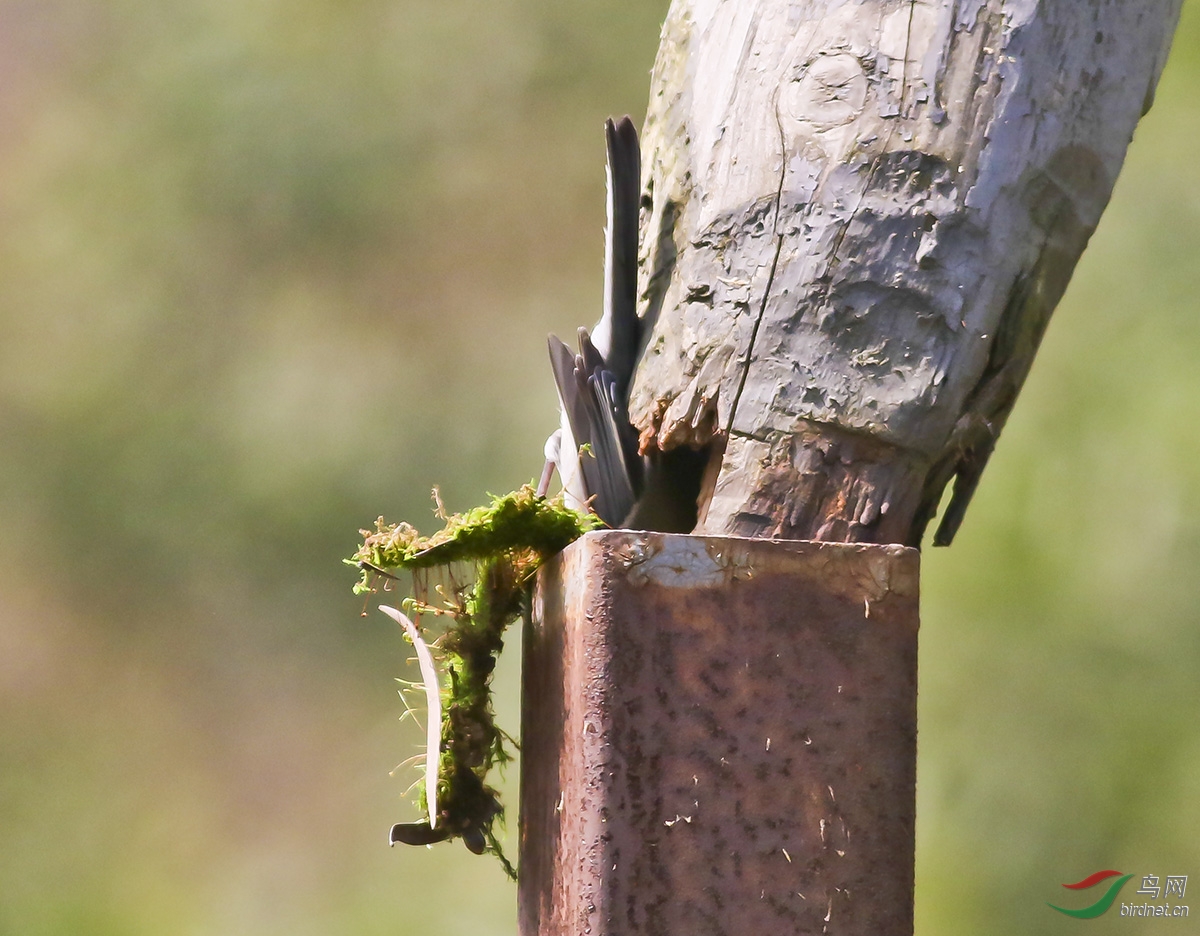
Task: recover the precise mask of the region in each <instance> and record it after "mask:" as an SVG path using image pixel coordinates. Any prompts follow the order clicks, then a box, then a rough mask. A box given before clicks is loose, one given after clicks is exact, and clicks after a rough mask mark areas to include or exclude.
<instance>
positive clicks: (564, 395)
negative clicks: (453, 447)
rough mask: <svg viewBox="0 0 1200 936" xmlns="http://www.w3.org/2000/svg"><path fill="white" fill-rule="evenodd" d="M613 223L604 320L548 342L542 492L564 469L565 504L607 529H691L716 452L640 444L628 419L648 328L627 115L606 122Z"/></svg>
mask: <svg viewBox="0 0 1200 936" xmlns="http://www.w3.org/2000/svg"><path fill="white" fill-rule="evenodd" d="M604 136H605V143H606V148H607V155H608V161H607V212H606V214H607V224H606V227H605V236H604V304H603V307H602V311H601V315H600V320H599V321H598V322H597V323H596V324H595V325H594V326H593V327H592V328H591V329H590V330H589V329H587V328H580V329H579V332H578V349H579V350H578V351H577V352H572V351H571V349H570V348H569V347H567V345H566V344H565V343H564V342H563V341H562V340H560V339H559V338H557V337H556V336H554V335H550V336H549V338H548V345H549V351H550V366H551V371H552V373H553V375H554V383H555V387H556V388H557V390H558V399H559V405H560V408H561V424H560V426H559V428H558V429H556V430H555V431H554V432H553V433H551V435H550V437H549V438H548V439H547V440H546V445H545V450H544V454H545V457H546V463H545V467H544V469H543V471H542V476H541V480H540V481H539V483H538V487H537V492H538V494H539V495H542V496H544V495H545V494H546V493H547V492H548V490H549V486H550V482H551V478H552V475H553V473H554V471H555V469H557V471H558V474H559V478H560V480H561V482H562V485H563V495H564V501H565V503H566V505H567V506H569V507H572V508H574V509H576V510H590V511H591V512H592V513H594V514H596V515H597V516H598V517H599V518H600V519H601V520H602V521H603V522H604V523H605V524H606V525H607V526H609V527H614V528H625V529H638V530H655V531H659V532H664V533H690V532H692V530H693V529H694V527H695V526H696V520H697V512H698V507H697V500H698V498H699V496H700V490H701V486H702V481H703V480H704V476H705V472H706V470H711V468H712V467H714V465H719V458H717V459H716V461H715V462H714V459H713V455H714V448H713V447H708V448H701V449H692V448H689V447H687V446H680V447H678V448H675V449H672V450H670V451H668V452H661V451H659V450H658V449H657V448H653V449H651V450H650V451H645V452H644V451H641V450H640V449H639V437H638V433H637V430H636V429H635V428H634V427H633V426H632V425H631V424H630V421H629V412H628V404H629V388H630V386H631V385H632V383H633V377H634V373H635V371H636V369H637V364H638V360H639V358H640V356H641V353H642V350H643V348H642V345H643V343H644V340H645V336H646V331H647V329H646V328H645V327H644V323H643V321H642V320H641V319H640V318H639V317H638V313H637V267H638V236H639V211H640V201H641V149H640V145H639V142H638V134H637V129H636V128H635V127H634V125H633V121H632V120H630V118H629V117H627V116H626V117H623V118H621V119H620V120H616V121H614V120H613V119H611V118H609V119H608V120H607V121H605V124H604Z"/></svg>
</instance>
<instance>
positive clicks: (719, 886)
mask: <svg viewBox="0 0 1200 936" xmlns="http://www.w3.org/2000/svg"><path fill="white" fill-rule="evenodd" d="M917 581H918V555H917V552H916V551H915V550H913V549H905V548H903V547H899V546H878V545H847V544H841V543H798V542H787V543H780V542H762V541H754V540H746V539H732V538H724V537H698V536H679V535H667V534H657V533H630V532H627V531H607V532H603V533H590V534H588V535H587V536H585V537H584V538H583V539H581V540H578V541H577V542H575V543H574V544H572V545H571V546H570V547H568V548H567V550H566V551H565V552H564V553H562V554H561V555H560V556H559V557H558V558H557V559H555V560H554V561H553V562H551V563H548V564H547V565H546V566H545V567H543V569H542V570H541V571H540V572H539V576H538V586H537V591H536V596H535V600H534V613H533V616H532V621H531V622H530V624H529V626H528V627H527V629H526V633H525V661H524V666H523V670H522V672H523V677H522V678H523V699H522V726H521V749H522V757H521V820H520V821H521V837H520V852H521V855H520V859H521V860H520V867H521V876H520V885H519V887H520V892H519V905H520V932H521V934H522V936H578V934H582V933H589V934H591V936H630V934H642V936H695V934H698V933H707V934H731V936H732V934H747V933H750V934H758V933H762V934H767V933H813V934H819V933H829V934H843V936H875V934H888V936H904V934H906V933H909V934H911V932H912V911H913V905H912V896H913V891H912V887H913V855H914V839H913V834H914V811H915V783H916V666H917V645H916V638H917Z"/></svg>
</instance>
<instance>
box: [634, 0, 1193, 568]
mask: <svg viewBox="0 0 1200 936" xmlns="http://www.w3.org/2000/svg"><path fill="white" fill-rule="evenodd" d="M1181 2H1182V0H1088V2H1084V0H739V2H736V3H735V2H726V3H714V2H712V0H675V2H674V3H672V5H671V9H670V12H669V13H668V16H667V21H666V24H665V25H664V27H663V34H662V42H661V45H660V46H659V53H658V60H657V62H656V63H655V66H654V73H653V76H652V79H651V89H650V106H649V110H648V112H647V116H646V126H645V130H644V132H643V135H642V151H643V162H642V165H643V180H644V192H643V204H644V205H646V206H648V208H647V211H646V212H645V216H644V218H643V225H642V256H641V262H640V279H639V288H640V291H641V294H640V297H639V314H641V315H642V316H643V317H644V319H645V320H646V322H648V323H651V324H652V325H653V331H652V334H651V335H650V338H649V342H648V344H647V346H646V349H645V352H644V354H643V356H642V358H641V360H640V361H639V363H638V367H637V371H636V373H635V376H634V382H633V387H632V393H631V397H630V403H629V411H630V417H631V420H632V422H633V423H634V425H635V426H636V427H637V428H638V430H639V432H640V433H641V439H642V444H643V447H644V448H646V449H647V450H653V449H660V450H669V449H673V448H676V447H679V446H683V445H690V446H694V447H702V446H709V445H711V446H714V447H715V448H716V449H717V450H718V453H719V452H720V450H722V449H723V451H724V456H723V459H722V460H721V463H720V470H719V472H718V471H713V472H712V473H711V475H710V477H711V478H713V479H715V487H714V488H712V489H710V491H709V492H707V493H708V495H709V500H708V502H707V504H706V506H705V509H704V511H703V513H702V516H701V524H700V526H699V528H698V529H697V532H704V533H736V534H739V535H744V536H779V537H786V538H795V539H816V540H839V541H853V542H894V543H905V544H908V545H913V546H916V545H919V544H920V541H921V535H922V532H923V530H924V528H925V525H926V523H927V522H928V521H929V520H930V518H931V517H932V516H933V513H934V511H935V510H936V509H937V505H938V503H939V501H940V499H941V493H942V489H943V488H944V487H945V485H946V484H947V482H948V481H949V480H950V479H951V478H956V482H955V490H954V498H953V500H952V502H951V505H950V507H949V508H948V510H947V512H946V514H945V516H944V518H943V520H942V523H941V526H940V528H939V532H938V537H937V541H938V542H942V543H948V542H949V540H950V539H951V538H952V536H953V534H954V531H955V529H957V526H958V523H959V521H960V520H961V518H962V513H963V511H964V510H965V509H966V505H967V502H968V500H969V499H970V496H971V493H972V491H973V490H974V487H975V484H976V482H977V480H978V478H979V474H980V472H981V471H982V470H983V467H984V463H985V462H986V461H987V458H988V455H989V454H990V452H991V449H992V446H993V444H994V442H995V440H996V437H997V435H998V434H999V432H1000V429H1001V428H1002V427H1003V425H1004V421H1005V419H1006V418H1007V416H1008V413H1009V411H1010V410H1011V408H1012V405H1013V403H1014V401H1015V400H1016V397H1017V393H1018V391H1019V390H1020V388H1021V385H1022V383H1023V382H1024V380H1025V376H1026V374H1027V373H1028V371H1029V367H1030V365H1031V364H1032V362H1033V357H1034V353H1035V352H1036V350H1037V347H1038V343H1039V341H1040V340H1041V336H1042V333H1043V331H1044V330H1045V327H1046V324H1047V322H1048V321H1049V318H1050V313H1051V312H1052V311H1053V309H1054V307H1055V305H1056V304H1057V303H1058V300H1059V298H1060V297H1061V296H1062V293H1063V290H1064V289H1065V288H1066V285H1067V282H1068V280H1069V279H1070V276H1071V273H1072V271H1073V270H1074V268H1075V262H1076V261H1077V260H1078V259H1079V255H1080V253H1081V252H1082V251H1083V248H1084V246H1085V245H1086V244H1087V241H1088V238H1089V237H1090V236H1091V233H1092V231H1093V230H1094V229H1095V227H1096V224H1097V222H1098V221H1099V220H1100V214H1101V212H1102V211H1103V210H1104V207H1105V205H1106V204H1107V203H1108V199H1109V195H1110V194H1111V192H1112V187H1113V184H1114V182H1115V181H1116V178H1117V173H1118V172H1119V170H1120V168H1121V163H1122V162H1123V160H1124V158H1125V150H1126V147H1127V146H1128V144H1129V141H1130V138H1131V137H1132V135H1133V129H1134V126H1135V125H1136V123H1137V121H1138V118H1139V117H1140V116H1141V115H1142V114H1143V113H1144V112H1145V111H1146V110H1147V109H1148V108H1149V107H1150V103H1151V101H1152V100H1153V95H1154V87H1155V84H1156V83H1157V81H1158V76H1159V73H1160V71H1161V70H1162V67H1163V64H1164V62H1165V60H1166V56H1167V50H1168V48H1169V47H1170V41H1171V36H1172V34H1173V32H1174V28H1175V23H1176V21H1177V20H1178V17H1179V10H1180V6H1181Z"/></svg>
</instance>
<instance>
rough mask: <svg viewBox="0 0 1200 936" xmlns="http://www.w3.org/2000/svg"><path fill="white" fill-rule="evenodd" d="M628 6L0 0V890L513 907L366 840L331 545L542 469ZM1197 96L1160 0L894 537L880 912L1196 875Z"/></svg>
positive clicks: (368, 691)
mask: <svg viewBox="0 0 1200 936" xmlns="http://www.w3.org/2000/svg"><path fill="white" fill-rule="evenodd" d="M665 9H666V0H656V2H653V3H646V2H637V3H635V2H624V3H621V2H616V0H574V2H572V3H570V4H561V3H554V2H551V0H493V2H491V3H486V4H483V3H468V2H463V0H399V2H398V0H388V2H383V0H342V2H338V3H333V2H319V0H291V2H288V3H283V2H270V0H264V2H259V3H251V4H239V3H233V2H228V0H178V2H175V3H171V4H160V3H149V2H144V0H142V2H137V0H125V2H121V0H110V2H107V3H101V4H96V3H84V2H80V0H0V127H3V131H2V132H0V220H2V224H0V932H2V933H14V934H22V936H34V934H72V936H75V934H110V933H111V934H142V933H145V934H155V936H159V934H164V933H171V934H176V933H178V934H222V936H224V934H253V936H258V934H276V933H278V934H283V933H287V934H291V936H302V934H331V933H337V934H342V933H347V934H376V933H378V934H384V933H386V934H401V933H415V934H424V933H446V934H455V933H471V934H473V936H488V934H493V933H496V934H500V933H512V932H514V931H515V908H514V904H515V891H514V889H513V888H512V886H511V885H509V884H508V883H507V882H506V881H505V880H504V878H503V876H502V874H501V872H500V869H499V867H498V865H497V864H496V862H494V861H491V860H486V859H477V858H474V857H472V856H471V855H469V854H468V853H467V852H466V850H465V849H463V848H461V847H459V846H454V847H441V848H436V849H433V850H431V851H425V850H420V849H402V850H389V849H388V848H387V846H386V844H385V839H386V832H387V829H388V827H389V825H390V824H391V823H392V822H393V821H396V820H399V819H406V818H411V817H412V816H413V807H412V806H411V804H408V803H406V802H402V801H401V800H400V798H399V797H400V793H401V792H402V791H403V789H404V788H405V787H406V786H407V785H408V782H409V778H408V777H407V776H406V777H400V776H397V777H396V778H392V777H389V776H388V770H389V768H391V767H392V766H393V764H394V763H395V762H397V761H399V760H401V759H402V758H403V757H406V756H407V755H408V754H409V753H411V752H412V751H413V750H414V743H415V740H416V734H415V732H414V731H413V729H412V728H411V726H401V725H398V724H397V721H396V719H397V716H398V715H399V712H400V707H399V702H398V700H397V699H396V697H395V692H394V689H395V686H394V683H393V682H392V677H393V676H395V675H398V674H407V673H409V672H410V669H409V668H408V667H407V666H406V665H405V664H404V655H405V647H404V645H403V644H402V642H401V640H400V637H399V635H398V633H397V631H396V629H395V627H394V625H391V624H390V623H389V622H388V621H387V620H386V619H384V618H383V616H382V615H379V614H374V615H372V616H371V617H368V618H366V619H362V618H360V617H359V612H360V610H361V606H362V604H361V600H356V599H355V598H354V597H353V596H352V595H351V593H350V586H351V584H352V582H353V579H354V576H353V575H352V574H351V573H350V571H349V570H347V569H346V568H344V567H343V566H341V565H340V564H339V559H340V558H341V557H342V556H345V555H348V554H349V553H350V552H351V551H352V550H353V548H354V547H355V545H356V543H357V535H356V530H357V529H358V528H359V527H360V526H364V525H367V524H369V523H370V522H371V521H372V520H373V519H374V517H375V516H376V515H378V514H381V513H382V514H385V515H387V516H388V517H389V518H394V519H399V518H407V519H410V520H413V521H414V522H417V523H418V524H421V523H424V524H426V525H432V524H433V520H432V518H431V517H430V515H429V512H428V511H429V506H430V503H429V498H428V491H429V489H430V487H431V486H432V485H433V484H435V483H437V484H440V485H441V486H442V490H443V492H444V495H445V498H446V501H447V504H448V506H449V507H451V508H452V509H462V508H465V507H469V506H472V505H473V504H475V503H477V502H479V501H480V499H481V498H482V496H483V494H484V492H485V491H487V490H492V491H507V490H510V489H511V488H513V487H514V486H516V485H517V484H519V483H520V482H522V481H525V480H528V479H529V478H531V477H533V476H534V475H535V474H536V472H537V471H538V469H539V468H540V463H541V445H542V441H543V440H544V438H545V435H546V433H547V432H548V431H549V429H550V428H552V426H553V425H554V424H555V422H556V415H555V400H554V394H553V390H552V386H551V381H550V376H549V369H548V367H547V366H546V363H545V352H544V350H543V349H544V340H545V334H546V332H547V331H550V330H556V331H558V332H559V333H560V334H567V333H569V332H570V331H571V330H572V329H573V328H574V327H575V326H576V325H578V324H580V323H586V322H590V321H591V320H593V319H594V318H595V315H596V312H597V309H598V305H599V293H600V266H601V229H602V225H603V171H602V165H603V144H602V133H601V122H602V120H603V118H604V117H605V116H607V115H609V114H620V113H625V112H629V113H631V114H633V115H634V116H635V119H637V120H639V121H640V119H641V115H642V114H643V113H644V109H645V100H646V95H647V88H648V78H647V74H648V70H649V68H650V65H651V63H652V61H653V57H654V52H655V49H656V46H657V37H658V26H659V23H660V22H661V18H662V16H663V14H664V12H665ZM1197 100H1200V0H1189V2H1188V3H1187V4H1186V7H1185V12H1184V18H1183V22H1182V24H1181V26H1180V30H1179V33H1178V35H1177V38H1176V42H1175V49H1174V53H1173V55H1172V59H1171V61H1170V63H1169V65H1168V67H1167V69H1166V73H1165V76H1164V79H1163V82H1162V84H1161V86H1160V91H1159V96H1158V101H1157V104H1156V105H1155V108H1154V109H1153V111H1151V113H1150V114H1149V116H1148V117H1147V118H1146V119H1145V120H1144V121H1143V123H1142V125H1141V127H1140V128H1139V130H1138V133H1137V137H1136V139H1135V141H1134V144H1133V147H1132V149H1131V150H1130V155H1129V160H1128V162H1127V164H1126V167H1125V170H1124V173H1123V175H1122V177H1121V180H1120V183H1119V184H1118V186H1117V191H1116V194H1115V196H1114V199H1113V202H1112V205H1111V207H1110V208H1109V210H1108V213H1107V215H1106V216H1105V218H1104V221H1103V223H1102V225H1101V227H1100V230H1099V231H1098V233H1097V234H1096V236H1095V238H1094V240H1093V243H1092V245H1091V246H1090V247H1089V249H1088V252H1087V253H1086V255H1085V257H1084V259H1083V261H1082V263H1081V264H1080V267H1079V271H1078V273H1077V275H1076V277H1075V281H1074V283H1073V285H1072V287H1071V289H1070V291H1069V293H1068V295H1067V298H1066V300H1065V301H1064V302H1063V304H1062V306H1061V308H1060V309H1059V311H1058V313H1057V314H1056V320H1055V322H1054V324H1053V325H1052V326H1051V328H1050V332H1049V336H1048V338H1047V340H1046V343H1045V345H1044V348H1043V351H1042V353H1041V356H1040V358H1039V360H1038V363H1037V365H1036V366H1035V368H1034V372H1033V376H1032V377H1031V379H1030V382H1029V384H1028V386H1027V388H1026V390H1025V393H1024V395H1023V397H1022V399H1021V401H1020V403H1019V404H1018V406H1017V408H1016V411H1015V414H1014V416H1013V418H1012V420H1011V422H1010V424H1009V426H1008V428H1007V429H1006V431H1005V434H1004V437H1003V439H1002V440H1001V442H1000V445H999V448H998V450H997V452H996V455H995V457H994V458H993V460H992V463H991V465H990V467H989V468H988V471H987V473H986V475H985V477H984V482H983V485H982V489H981V490H980V493H979V494H978V496H977V497H976V502H975V504H974V506H973V508H972V510H971V512H970V513H969V514H968V517H967V522H966V525H965V527H964V529H963V531H962V533H961V534H960V537H959V540H958V542H957V543H956V544H955V546H954V548H953V549H951V550H936V551H935V550H929V551H927V553H926V559H925V584H924V589H925V591H924V624H923V632H922V642H923V643H922V657H921V677H922V694H921V739H920V745H921V746H920V791H919V816H920V819H919V833H918V838H919V840H918V892H917V924H918V932H919V933H920V934H922V936H933V934H958V933H963V932H969V933H984V934H992V933H994V934H1009V933H1013V932H1022V933H1038V934H1040V933H1046V934H1051V933H1060V932H1066V931H1068V930H1070V929H1071V928H1072V927H1078V926H1085V925H1086V926H1088V927H1090V930H1091V931H1093V932H1109V931H1111V932H1117V931H1118V930H1119V931H1120V932H1122V933H1134V932H1146V933H1152V932H1159V931H1161V928H1162V927H1172V926H1173V927H1174V929H1173V931H1176V932H1182V931H1184V929H1185V928H1186V927H1187V925H1188V924H1184V923H1167V922H1166V921H1155V920H1150V921H1145V922H1140V923H1139V922H1133V921H1129V920H1121V919H1119V918H1117V917H1116V916H1115V914H1110V915H1109V916H1108V917H1105V918H1102V919H1101V920H1098V921H1095V922H1093V923H1090V924H1080V923H1078V922H1076V921H1073V920H1069V919H1067V918H1065V917H1061V916H1059V915H1058V914H1055V913H1053V912H1052V911H1050V910H1048V909H1047V908H1046V906H1045V901H1047V900H1058V899H1059V898H1060V897H1062V896H1063V895H1064V894H1065V893H1066V892H1064V891H1062V889H1061V888H1060V887H1059V884H1060V883H1062V882H1065V881H1073V880H1078V879H1079V878H1082V877H1083V876H1085V875H1086V874H1088V873H1090V872H1092V871H1096V870H1099V869H1101V868H1109V867H1112V868H1119V869H1122V870H1123V871H1127V872H1134V873H1137V874H1139V875H1140V874H1146V873H1156V874H1159V875H1160V876H1165V875H1167V874H1189V875H1195V876H1196V877H1195V879H1194V880H1193V882H1192V887H1193V888H1195V889H1196V901H1195V902H1196V903H1197V904H1200V836H1198V835H1197V833H1198V832H1200V719H1198V717H1197V715H1198V709H1200V626H1198V625H1200V620H1198V618H1200V612H1198V609H1200V574H1198V573H1200V366H1198V364H1200V316H1197V314H1196V298H1197V297H1198V296H1200V188H1198V187H1197V186H1196V184H1195V179H1196V170H1195V151H1194V146H1195V144H1196V142H1197V141H1198V140H1200V133H1198V130H1200V112H1198V110H1197V107H1196V104H1195V102H1196V101H1197ZM512 657H515V654H510V659H509V661H508V663H507V664H506V666H505V668H504V672H503V673H502V674H501V681H502V683H503V685H504V688H503V692H502V700H501V709H502V712H501V717H502V718H503V719H505V720H506V722H507V724H509V725H510V726H511V725H515V724H516V711H517V703H516V684H515V680H514V675H515V670H514V667H513V662H514V660H513V659H512ZM512 780H515V771H514V772H513V775H512V778H510V783H509V789H510V792H511V791H514V787H513V783H512V782H511V781H512ZM513 825H514V826H515V823H514V824H513ZM510 842H511V843H513V844H512V848H513V849H514V850H515V836H514V835H513V834H512V832H511V831H510ZM1128 889H1129V890H1132V888H1128ZM1089 893H1090V892H1089ZM1077 903H1082V901H1078V902H1077ZM1197 911H1198V912H1197V914H1196V915H1200V907H1198V908H1197ZM1193 926H1194V924H1193Z"/></svg>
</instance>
